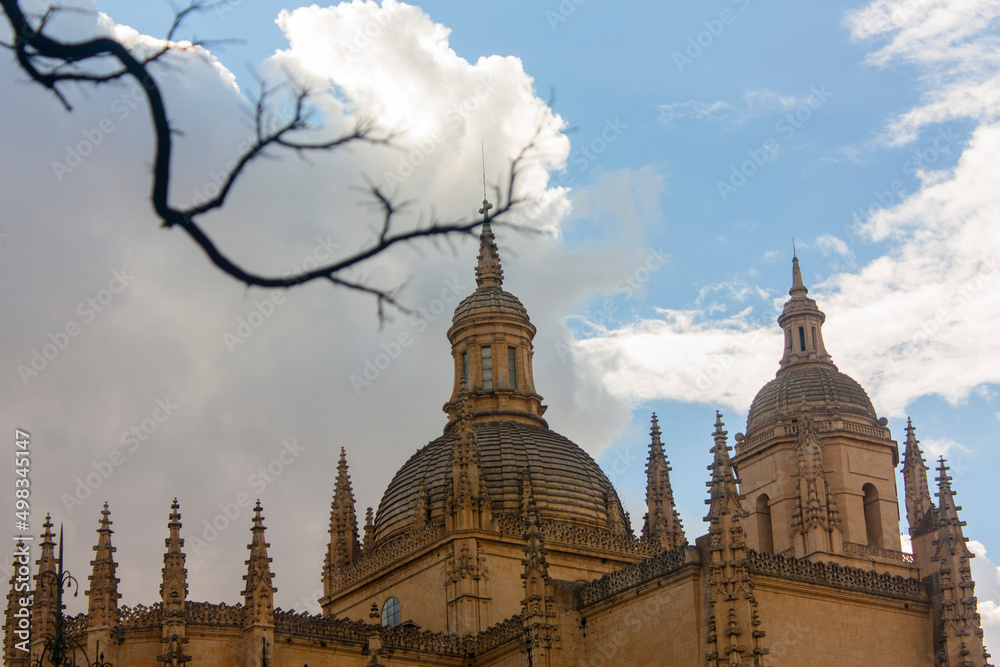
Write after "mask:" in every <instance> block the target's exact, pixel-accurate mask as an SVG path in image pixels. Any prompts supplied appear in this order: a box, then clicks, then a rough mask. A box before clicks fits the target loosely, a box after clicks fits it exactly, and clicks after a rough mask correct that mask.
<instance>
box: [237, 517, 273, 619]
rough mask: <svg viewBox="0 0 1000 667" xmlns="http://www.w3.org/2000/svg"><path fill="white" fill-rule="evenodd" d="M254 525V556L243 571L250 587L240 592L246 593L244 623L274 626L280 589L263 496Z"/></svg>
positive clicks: (252, 551)
mask: <svg viewBox="0 0 1000 667" xmlns="http://www.w3.org/2000/svg"><path fill="white" fill-rule="evenodd" d="M253 511H254V517H253V526H252V527H251V528H250V535H251V537H250V544H249V545H247V549H249V550H250V558H249V560H247V561H245V564H246V566H247V573H246V574H245V575H243V581H245V582H246V588H245V589H244V590H243V591H242V592H241V593H240V594H241V595H242V596H243V607H244V610H245V612H244V613H245V616H244V621H243V624H244V627H245V628H249V627H251V626H255V625H256V626H268V627H273V626H274V594H275V593H276V592H277V590H278V589H277V588H275V587H274V586H273V585H272V583H271V578H272V577H273V576H274V575H273V574H271V565H270V563H271V559H270V558H268V556H267V548H268V547H269V546H271V545H270V544H268V543H267V542H266V541H264V531H265V530H266V528H265V527H264V517H262V516H261V514H260V513H261V511H262V508H261V506H260V500H259V499H258V500H257V505H256V507H254V508H253Z"/></svg>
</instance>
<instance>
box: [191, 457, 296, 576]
mask: <svg viewBox="0 0 1000 667" xmlns="http://www.w3.org/2000/svg"><path fill="white" fill-rule="evenodd" d="M305 451H306V448H305V447H304V446H302V445H300V444H299V442H298V440H296V439H295V438H292V439H291V440H285V441H283V442H282V443H281V449H280V450H279V451H278V454H277V455H276V456H275V457H274V458H272V459H271V460H270V461H268V462H267V464H266V465H264V466H262V467H260V468H257V470H255V471H254V472H252V473H250V475H249V476H248V477H247V486H249V487H250V488H251V489H253V490H254V491H256V494H255V496H251V495H250V494H249V493H247V492H245V491H241V492H239V493H237V494H236V497H235V498H233V500H232V501H231V502H228V503H219V513H218V514H216V515H215V516H214V517H212V518H211V519H205V520H204V521H203V522H202V530H201V533H200V534H199V535H195V536H193V537H189V538H186V539H187V540H188V544H189V545H190V546H191V547H192V548H193V549H194V556H198V554H200V553H201V552H202V551H204V550H205V549H207V548H208V547H209V546H211V545H212V543H214V542H215V541H216V540H218V539H219V537H220V536H221V535H222V533H224V532H226V531H227V530H228V529H229V528H230V527H231V526H233V525H235V523H236V521H237V520H238V519H239V518H240V515H242V514H243V512H244V510H247V511H249V510H250V508H252V507H253V506H254V501H255V498H256V499H259V498H260V497H261V496H262V495H263V494H264V492H265V491H267V490H268V488H270V486H271V485H272V484H274V482H275V481H276V480H277V479H278V478H279V477H281V476H282V475H283V474H284V473H285V471H286V470H287V469H288V467H289V466H291V465H292V464H293V463H295V462H296V461H297V460H298V458H299V457H300V456H302V453H303V452H305Z"/></svg>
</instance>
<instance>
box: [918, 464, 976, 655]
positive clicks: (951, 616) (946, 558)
mask: <svg viewBox="0 0 1000 667" xmlns="http://www.w3.org/2000/svg"><path fill="white" fill-rule="evenodd" d="M937 481H938V492H937V497H938V507H937V520H938V524H937V540H936V541H935V542H934V544H935V545H936V546H937V551H936V553H935V554H934V555H933V556H931V561H932V562H936V563H937V564H938V571H937V574H938V584H939V586H940V588H941V595H940V596H932V598H931V599H932V601H933V604H934V606H935V607H936V609H935V613H934V617H935V619H936V620H937V619H940V621H939V624H938V628H937V637H936V638H935V639H936V641H935V647H936V648H937V649H938V663H937V664H939V665H948V666H951V665H958V666H960V667H981V666H983V665H986V664H987V661H988V658H989V654H987V653H986V648H985V647H984V646H983V630H982V627H980V618H979V613H978V611H977V601H976V595H975V589H976V584H975V582H974V581H973V580H972V569H971V566H970V563H969V561H970V560H971V559H972V558H974V557H975V556H974V554H973V553H972V552H971V551H969V548H968V547H967V546H966V542H968V538H966V537H965V535H964V534H963V532H962V527H963V526H965V522H964V521H962V520H960V519H959V518H958V512H959V511H960V510H961V509H962V508H961V507H958V506H956V505H955V492H954V491H953V490H952V488H951V481H952V480H951V476H950V475H949V474H948V466H946V465H945V461H944V457H943V456H942V457H941V458H940V459H939V463H938V478H937Z"/></svg>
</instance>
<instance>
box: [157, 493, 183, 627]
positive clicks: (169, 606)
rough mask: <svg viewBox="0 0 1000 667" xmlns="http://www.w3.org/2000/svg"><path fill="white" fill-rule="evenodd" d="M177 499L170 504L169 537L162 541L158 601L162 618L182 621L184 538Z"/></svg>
mask: <svg viewBox="0 0 1000 667" xmlns="http://www.w3.org/2000/svg"><path fill="white" fill-rule="evenodd" d="M180 508H181V506H180V504H178V502H177V498H174V502H172V503H171V504H170V515H169V517H168V519H169V520H168V522H167V529H168V530H169V531H170V535H169V536H168V537H167V539H166V540H165V541H164V543H165V546H166V548H167V550H166V553H164V554H163V569H162V570H161V571H160V572H161V574H162V575H163V579H162V582H161V583H160V600H161V601H162V603H163V613H164V616H165V617H166V616H169V617H177V618H180V619H183V617H184V604H185V601H186V600H187V594H188V585H187V568H185V567H184V563H185V559H186V556H185V555H184V551H183V549H184V538H182V537H181V513H180Z"/></svg>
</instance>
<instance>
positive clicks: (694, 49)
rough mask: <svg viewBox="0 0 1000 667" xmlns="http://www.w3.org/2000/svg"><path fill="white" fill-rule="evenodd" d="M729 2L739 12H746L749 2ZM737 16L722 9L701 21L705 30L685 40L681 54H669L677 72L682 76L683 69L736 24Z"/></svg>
mask: <svg viewBox="0 0 1000 667" xmlns="http://www.w3.org/2000/svg"><path fill="white" fill-rule="evenodd" d="M731 2H732V4H733V5H735V6H736V7H737V8H738V9H739V10H740V11H746V9H747V7H749V6H750V0H731ZM738 16H739V15H738V14H737V13H736V12H734V11H733V10H732V9H723V10H722V11H721V12H719V14H718V16H716V17H714V18H710V19H705V20H704V21H702V22H701V24H702V25H703V26H704V27H705V29H704V30H701V31H699V32H698V33H697V34H695V35H691V36H689V37H688V38H687V44H686V45H685V47H684V51H683V52H681V51H674V52H673V53H672V54H671V58H673V61H674V67H676V68H677V71H678V72H679V73H681V74H683V73H684V68H685V67H687V66H688V65H693V64H694V61H695V60H697V59H698V58H701V56H702V55H704V53H705V50H706V49H709V48H711V47H712V45H713V44H715V41H716V40H717V39H719V38H720V37H722V34H723V33H724V32H726V28H727V27H728V26H731V25H732V24H734V23H736V19H737V18H738Z"/></svg>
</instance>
